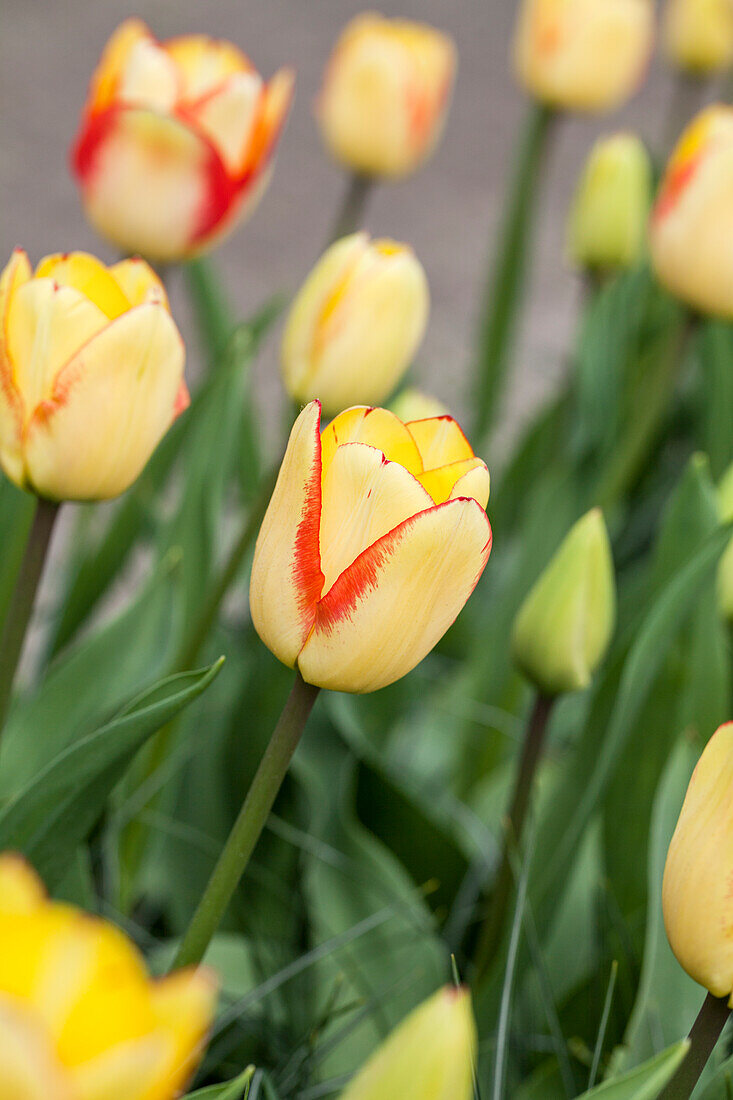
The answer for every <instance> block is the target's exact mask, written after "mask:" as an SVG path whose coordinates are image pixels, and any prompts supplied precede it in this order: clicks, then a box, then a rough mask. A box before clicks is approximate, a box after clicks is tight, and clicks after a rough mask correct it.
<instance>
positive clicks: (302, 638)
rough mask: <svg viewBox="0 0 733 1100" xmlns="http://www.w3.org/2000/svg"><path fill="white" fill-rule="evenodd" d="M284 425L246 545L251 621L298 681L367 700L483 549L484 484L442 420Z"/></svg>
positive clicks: (442, 615)
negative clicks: (253, 538) (268, 486)
mask: <svg viewBox="0 0 733 1100" xmlns="http://www.w3.org/2000/svg"><path fill="white" fill-rule="evenodd" d="M320 412H321V410H320V403H319V402H318V401H313V402H311V404H310V405H307V406H306V408H305V409H304V410H303V412H302V413H301V414H300V416H299V417H298V419H297V420H296V422H295V425H294V427H293V430H292V432H291V435H290V440H289V442H288V447H287V450H286V453H285V457H284V459H283V463H282V467H281V469H280V474H279V477H278V481H277V485H276V486H275V491H274V493H273V496H272V500H271V501H270V505H269V508H268V510H267V514H266V515H265V519H264V522H263V524H262V528H261V530H260V534H259V537H258V539H257V546H256V548H255V555H254V562H253V565H252V577H251V581H250V608H251V612H252V620H253V623H254V625H255V628H256V630H257V633H258V634H259V636H260V638H261V639H262V641H263V642H264V643H265V645H267V646H268V647H269V649H271V650H272V652H273V653H274V654H275V656H276V657H278V658H279V659H280V660H281V661H282V662H283V663H284V664H286V665H289V666H290V667H291V668H292V667H293V666H295V665H296V664H297V667H298V669H299V671H300V673H301V675H302V677H303V678H304V679H305V680H306V681H308V683H311V684H315V685H318V686H320V687H325V688H332V689H334V690H336V691H350V692H366V691H375V690H376V689H377V688H381V687H385V686H386V685H387V684H391V683H392V682H393V681H394V680H397V679H399V678H400V677H401V676H404V675H405V674H406V673H408V672H409V671H410V670H411V669H412V668H414V666H415V665H416V664H418V662H419V661H421V660H422V659H423V657H425V656H426V654H427V653H429V652H430V650H431V649H432V648H433V646H434V645H435V644H436V642H438V640H439V639H440V638H441V637H442V635H443V634H444V633H445V631H446V630H447V629H448V627H449V626H450V625H451V623H452V622H453V620H454V619H455V618H456V616H457V615H458V613H459V611H460V610H461V608H462V607H463V605H464V604H465V602H466V600H467V599H468V597H469V596H470V594H471V592H472V591H473V589H474V587H475V585H476V583H477V581H478V579H479V577H480V576H481V574H482V572H483V570H484V567H485V565H486V562H487V561H488V557H489V553H490V551H491V527H490V525H489V521H488V518H487V516H486V512H485V507H486V503H487V501H488V496H489V473H488V470H487V469H486V466H485V464H484V463H483V462H482V461H481V460H480V459H479V458H476V457H475V455H474V454H473V451H472V450H471V447H470V444H469V443H468V441H467V440H466V438H465V436H464V435H463V432H462V431H461V429H460V428H459V426H458V424H457V423H456V422H455V420H453V419H452V418H451V417H449V416H444V417H437V418H434V419H428V420H417V421H411V422H409V423H407V424H404V423H403V422H402V421H401V420H399V419H398V418H397V417H396V416H395V415H394V414H393V413H390V412H388V411H387V410H385V409H372V408H366V407H357V408H353V409H347V410H346V411H345V412H343V413H341V414H340V415H339V416H337V417H336V419H335V420H333V421H332V422H331V423H330V424H329V425H328V427H326V428H325V429H324V430H323V432H321V431H320Z"/></svg>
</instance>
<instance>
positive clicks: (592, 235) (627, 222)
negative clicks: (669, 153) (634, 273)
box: [568, 134, 652, 271]
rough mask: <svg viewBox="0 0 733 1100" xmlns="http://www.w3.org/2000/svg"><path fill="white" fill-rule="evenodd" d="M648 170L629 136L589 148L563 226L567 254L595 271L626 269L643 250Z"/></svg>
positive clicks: (640, 147)
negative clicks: (566, 226) (566, 221)
mask: <svg viewBox="0 0 733 1100" xmlns="http://www.w3.org/2000/svg"><path fill="white" fill-rule="evenodd" d="M651 189H652V166H651V162H650V159H649V154H648V153H647V151H646V149H645V148H644V144H643V142H642V141H641V140H640V139H639V138H638V137H636V135H635V134H614V135H613V136H612V137H607V138H602V139H601V140H600V141H597V142H596V144H595V145H594V146H593V148H592V150H591V153H590V156H589V157H588V160H587V161H586V164H585V168H584V169H583V173H582V175H581V177H580V181H579V183H578V187H577V190H576V192H575V198H574V200H573V205H572V207H571V211H570V218H569V224H568V251H569V253H570V255H571V257H572V259H573V261H574V262H575V263H576V264H577V265H578V266H579V267H584V268H590V269H594V270H597V271H612V270H614V269H623V268H628V267H632V266H633V264H635V263H636V262H637V260H638V259H639V258H640V257H641V255H642V253H643V251H644V248H645V246H646V226H647V220H648V216H649V207H650V206H651Z"/></svg>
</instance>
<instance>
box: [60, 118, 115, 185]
mask: <svg viewBox="0 0 733 1100" xmlns="http://www.w3.org/2000/svg"><path fill="white" fill-rule="evenodd" d="M117 113H118V108H115V107H110V108H109V110H106V111H100V112H86V113H85V114H84V117H83V119H82V124H81V129H80V130H79V133H78V134H77V136H76V140H75V141H74V144H73V145H72V147H71V170H72V172H73V174H74V175H75V176H76V178H77V179H78V180H79V182H80V183H81V184H86V183H87V182H88V180H89V179H90V177H91V175H92V173H93V172H94V164H95V161H96V159H97V155H98V153H99V150H100V147H101V145H102V143H103V142H104V141H105V140H106V138H107V137H108V135H109V133H110V131H111V130H112V129H113V128H114V124H115V121H116V117H117Z"/></svg>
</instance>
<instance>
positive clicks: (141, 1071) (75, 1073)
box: [69, 1033, 173, 1100]
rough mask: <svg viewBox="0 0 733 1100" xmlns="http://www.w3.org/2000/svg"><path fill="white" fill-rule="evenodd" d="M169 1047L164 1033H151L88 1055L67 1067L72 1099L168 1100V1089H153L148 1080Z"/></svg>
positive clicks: (158, 1068) (166, 1058)
mask: <svg viewBox="0 0 733 1100" xmlns="http://www.w3.org/2000/svg"><path fill="white" fill-rule="evenodd" d="M172 1047H173V1043H172V1042H171V1040H170V1038H169V1037H168V1036H167V1035H162V1034H159V1033H154V1034H152V1035H145V1036H144V1037H142V1038H140V1039H133V1040H130V1041H129V1042H121V1043H118V1044H116V1045H115V1046H113V1047H111V1048H110V1049H109V1050H106V1051H105V1052H104V1053H103V1054H100V1055H98V1056H97V1057H96V1058H90V1059H89V1060H88V1061H86V1062H84V1063H83V1064H82V1065H80V1066H76V1067H74V1069H73V1070H71V1071H69V1077H70V1078H71V1080H72V1081H73V1088H74V1100H119V1098H120V1097H124V1100H154V1098H155V1100H169V1098H170V1097H171V1096H172V1095H173V1093H172V1090H171V1089H169V1090H168V1091H167V1092H162V1091H160V1090H159V1091H157V1092H154V1091H152V1089H151V1082H153V1081H154V1080H155V1079H156V1077H157V1076H158V1074H159V1072H160V1067H161V1066H162V1065H165V1064H167V1062H168V1059H169V1057H170V1051H171V1049H172Z"/></svg>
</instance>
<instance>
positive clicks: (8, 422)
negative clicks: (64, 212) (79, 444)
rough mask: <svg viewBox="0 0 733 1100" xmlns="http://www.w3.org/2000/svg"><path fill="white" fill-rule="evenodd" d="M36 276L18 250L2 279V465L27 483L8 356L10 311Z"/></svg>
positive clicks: (19, 404)
mask: <svg viewBox="0 0 733 1100" xmlns="http://www.w3.org/2000/svg"><path fill="white" fill-rule="evenodd" d="M31 276H32V271H31V265H30V263H29V261H28V256H27V255H26V253H25V252H24V251H23V249H22V248H16V249H15V251H14V252H13V255H12V256H11V258H10V261H9V263H8V264H7V266H6V267H5V270H4V271H3V273H2V276H0V465H2V467H3V469H4V470H5V472H6V473H7V475H8V477H10V478H12V479H13V481H14V482H15V483H16V484H18V485H21V484H22V483H23V452H22V435H23V421H24V404H23V398H22V396H21V394H20V391H19V389H18V386H17V383H16V380H15V375H14V369H13V364H12V362H11V360H10V357H9V355H8V311H9V308H10V301H11V299H12V297H13V295H14V294H15V291H16V290H17V289H18V287H20V286H22V285H23V284H24V283H27V282H28V280H29V279H30V278H31Z"/></svg>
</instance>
